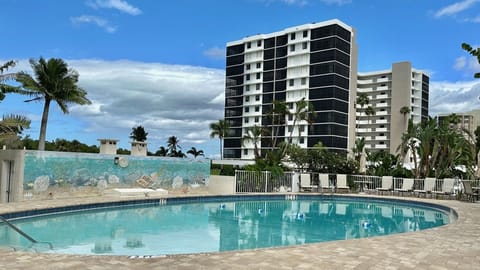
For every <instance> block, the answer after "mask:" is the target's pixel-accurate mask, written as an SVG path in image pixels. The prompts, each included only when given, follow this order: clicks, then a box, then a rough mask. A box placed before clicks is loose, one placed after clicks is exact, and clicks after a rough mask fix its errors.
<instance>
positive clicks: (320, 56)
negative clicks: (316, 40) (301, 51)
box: [310, 49, 350, 66]
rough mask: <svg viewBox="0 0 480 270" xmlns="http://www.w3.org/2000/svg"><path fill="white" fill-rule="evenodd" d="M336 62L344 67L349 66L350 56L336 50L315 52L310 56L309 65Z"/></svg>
mask: <svg viewBox="0 0 480 270" xmlns="http://www.w3.org/2000/svg"><path fill="white" fill-rule="evenodd" d="M333 60H336V61H338V62H340V63H342V64H344V65H347V66H350V56H348V55H347V54H345V53H344V52H341V51H339V50H336V49H331V50H327V51H321V52H315V53H312V54H311V55H310V64H314V63H319V62H327V61H333Z"/></svg>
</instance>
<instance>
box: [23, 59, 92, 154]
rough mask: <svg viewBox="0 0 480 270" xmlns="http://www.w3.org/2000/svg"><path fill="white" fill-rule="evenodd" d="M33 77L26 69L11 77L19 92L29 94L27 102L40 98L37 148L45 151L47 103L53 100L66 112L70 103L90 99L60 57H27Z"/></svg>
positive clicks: (48, 106)
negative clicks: (35, 58) (17, 85)
mask: <svg viewBox="0 0 480 270" xmlns="http://www.w3.org/2000/svg"><path fill="white" fill-rule="evenodd" d="M30 65H31V67H32V70H33V73H34V77H32V76H31V75H30V74H28V73H26V72H20V73H18V74H17V75H16V77H15V80H17V81H18V82H19V83H20V84H21V88H22V89H21V90H22V93H23V94H25V95H28V96H30V97H31V98H30V99H29V100H26V102H30V101H40V100H43V101H44V106H43V114H42V121H41V125H40V136H39V143H38V149H39V150H45V138H46V132H47V122H48V113H49V110H50V103H51V102H52V101H54V102H56V103H57V105H58V107H59V108H60V110H62V112H63V113H65V114H67V113H68V112H69V109H68V106H69V105H70V104H78V105H86V104H91V101H90V100H89V99H88V98H87V97H86V96H87V92H86V91H85V90H83V89H82V88H80V87H79V86H78V85H77V83H78V77H79V75H78V73H77V72H76V71H75V70H73V69H69V68H68V65H67V63H65V61H63V60H62V59H58V58H51V59H49V60H48V61H47V60H45V59H44V58H42V57H40V59H39V60H38V61H35V60H34V59H30Z"/></svg>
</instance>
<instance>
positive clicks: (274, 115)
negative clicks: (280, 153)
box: [268, 100, 290, 150]
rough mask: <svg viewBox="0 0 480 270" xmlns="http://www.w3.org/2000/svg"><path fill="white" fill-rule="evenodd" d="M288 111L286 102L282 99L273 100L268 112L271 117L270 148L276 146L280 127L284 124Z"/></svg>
mask: <svg viewBox="0 0 480 270" xmlns="http://www.w3.org/2000/svg"><path fill="white" fill-rule="evenodd" d="M289 113H290V111H289V109H288V106H287V104H286V103H285V102H284V101H280V100H274V101H273V107H272V110H271V111H270V112H269V113H268V116H269V117H270V119H271V121H272V122H271V132H270V135H271V136H272V150H273V149H275V148H276V147H277V140H278V135H279V132H280V127H284V126H285V122H286V121H285V117H286V116H287V115H288V114H289Z"/></svg>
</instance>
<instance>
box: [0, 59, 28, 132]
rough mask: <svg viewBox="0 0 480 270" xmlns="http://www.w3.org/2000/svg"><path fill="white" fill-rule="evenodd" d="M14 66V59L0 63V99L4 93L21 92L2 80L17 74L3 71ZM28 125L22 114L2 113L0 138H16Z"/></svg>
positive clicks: (3, 96)
mask: <svg viewBox="0 0 480 270" xmlns="http://www.w3.org/2000/svg"><path fill="white" fill-rule="evenodd" d="M13 66H15V62H14V61H8V62H6V63H4V64H2V65H0V90H1V91H0V101H1V100H3V99H4V98H5V94H6V93H21V92H22V91H21V90H19V89H18V88H17V87H13V86H10V85H8V84H4V83H3V82H4V81H7V80H10V79H14V78H15V77H16V76H17V73H7V74H4V73H3V72H4V71H5V70H7V69H8V68H10V67H13ZM29 127H30V120H29V119H28V118H26V117H25V116H22V115H14V114H11V115H4V116H3V119H2V120H1V121H0V139H1V140H5V139H12V138H16V137H17V135H18V134H21V133H22V131H23V130H24V129H26V128H29Z"/></svg>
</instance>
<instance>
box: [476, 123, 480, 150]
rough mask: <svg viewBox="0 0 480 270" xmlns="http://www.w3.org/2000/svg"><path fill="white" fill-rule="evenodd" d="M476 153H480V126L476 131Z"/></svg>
mask: <svg viewBox="0 0 480 270" xmlns="http://www.w3.org/2000/svg"><path fill="white" fill-rule="evenodd" d="M475 138H476V140H475V153H478V151H480V126H478V127H477V128H476V129H475Z"/></svg>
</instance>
